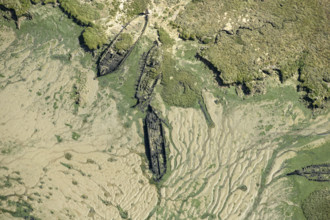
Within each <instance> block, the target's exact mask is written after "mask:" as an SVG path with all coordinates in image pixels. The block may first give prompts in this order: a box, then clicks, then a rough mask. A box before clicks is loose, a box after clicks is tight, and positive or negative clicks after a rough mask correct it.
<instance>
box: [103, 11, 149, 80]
mask: <svg viewBox="0 0 330 220" xmlns="http://www.w3.org/2000/svg"><path fill="white" fill-rule="evenodd" d="M143 15H144V16H145V24H144V26H143V29H142V30H141V33H140V36H139V37H138V39H137V40H136V41H135V42H134V43H133V44H132V45H130V46H129V47H128V48H127V49H121V50H118V48H116V43H117V41H118V40H119V39H120V37H121V35H122V34H123V31H124V30H125V29H126V27H127V26H128V25H130V23H131V22H132V21H133V20H134V19H136V18H137V17H138V16H137V17H135V18H134V19H132V20H131V21H130V22H128V23H127V24H126V25H125V26H124V27H123V28H122V30H121V31H120V32H119V33H118V34H117V35H116V37H115V38H114V39H113V41H112V42H111V43H110V45H109V46H108V48H107V49H105V51H104V52H103V53H102V55H101V56H100V59H99V61H98V77H99V76H104V75H107V74H109V73H112V72H114V71H115V70H117V69H118V68H119V67H120V66H121V64H122V63H124V61H125V60H126V58H127V57H128V56H129V55H130V53H131V52H132V50H133V49H134V47H135V45H136V44H137V42H138V41H139V40H140V38H141V36H142V35H143V33H144V31H145V29H146V28H147V24H148V14H147V13H146V14H143ZM139 16H140V15H139Z"/></svg>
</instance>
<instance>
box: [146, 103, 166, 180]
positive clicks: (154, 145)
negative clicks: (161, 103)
mask: <svg viewBox="0 0 330 220" xmlns="http://www.w3.org/2000/svg"><path fill="white" fill-rule="evenodd" d="M145 141H146V143H145V146H146V152H147V156H148V159H149V165H150V169H151V171H152V173H153V175H154V179H155V180H156V181H159V180H160V179H161V178H162V177H163V175H164V174H165V173H166V153H165V152H166V151H165V137H164V131H163V125H162V122H161V120H160V118H159V117H158V116H157V114H156V113H155V112H154V110H153V109H152V108H151V107H150V108H149V110H148V112H147V116H146V118H145Z"/></svg>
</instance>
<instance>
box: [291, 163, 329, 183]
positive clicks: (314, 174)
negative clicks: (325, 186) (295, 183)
mask: <svg viewBox="0 0 330 220" xmlns="http://www.w3.org/2000/svg"><path fill="white" fill-rule="evenodd" d="M287 175H288V176H291V175H298V176H304V177H306V178H307V179H308V180H312V181H318V182H330V164H319V165H310V166H306V167H303V168H302V169H300V170H295V171H293V172H291V173H288V174H287Z"/></svg>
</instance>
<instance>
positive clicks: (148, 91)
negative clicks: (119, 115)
mask: <svg viewBox="0 0 330 220" xmlns="http://www.w3.org/2000/svg"><path fill="white" fill-rule="evenodd" d="M161 63H162V52H161V49H160V47H159V45H158V42H157V41H155V43H154V45H153V46H152V47H151V49H150V50H149V51H148V52H147V53H146V54H145V56H144V58H143V63H142V69H141V75H140V79H139V82H138V85H137V89H136V93H135V98H136V99H137V104H136V106H139V107H140V109H141V111H144V110H145V109H146V108H147V106H148V105H149V103H150V99H151V95H152V92H153V91H154V88H155V86H156V84H157V82H158V81H159V79H160V77H161Z"/></svg>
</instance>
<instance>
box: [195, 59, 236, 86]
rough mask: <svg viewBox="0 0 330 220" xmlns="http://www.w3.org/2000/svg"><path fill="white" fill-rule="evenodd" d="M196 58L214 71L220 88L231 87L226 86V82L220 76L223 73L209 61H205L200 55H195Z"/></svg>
mask: <svg viewBox="0 0 330 220" xmlns="http://www.w3.org/2000/svg"><path fill="white" fill-rule="evenodd" d="M195 58H196V59H198V60H200V61H201V62H202V63H204V64H205V65H206V66H207V67H208V68H209V69H210V70H212V72H213V73H214V75H215V80H216V81H217V83H218V84H219V86H222V87H229V86H231V85H230V84H226V83H224V81H223V80H222V79H221V77H220V74H221V72H220V71H219V70H218V69H217V68H216V67H215V66H214V65H213V64H212V63H211V62H210V61H209V60H207V59H205V58H204V57H203V56H201V55H200V54H199V53H197V54H196V55H195Z"/></svg>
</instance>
